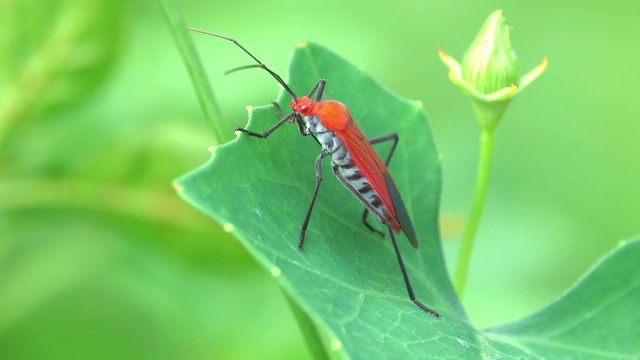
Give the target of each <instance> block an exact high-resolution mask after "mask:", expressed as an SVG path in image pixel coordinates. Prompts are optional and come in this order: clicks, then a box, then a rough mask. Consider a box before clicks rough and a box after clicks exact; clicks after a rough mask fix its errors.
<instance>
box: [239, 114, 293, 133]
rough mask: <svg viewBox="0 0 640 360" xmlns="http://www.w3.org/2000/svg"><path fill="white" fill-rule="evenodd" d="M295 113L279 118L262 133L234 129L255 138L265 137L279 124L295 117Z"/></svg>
mask: <svg viewBox="0 0 640 360" xmlns="http://www.w3.org/2000/svg"><path fill="white" fill-rule="evenodd" d="M295 114H296V113H291V114H290V115H287V116H285V117H283V118H282V119H280V121H278V122H277V123H276V124H275V125H273V126H272V127H270V128H269V129H267V131H265V132H263V133H262V134H260V133H256V132H253V131H249V130H247V129H244V128H236V131H240V132H243V133H245V134H247V135H249V136H253V137H257V138H261V139H266V138H267V136H269V134H271V133H272V132H273V131H274V130H275V129H277V128H278V127H280V125H282V124H284V123H285V122H287V121H293V120H292V119H293V118H294V117H295Z"/></svg>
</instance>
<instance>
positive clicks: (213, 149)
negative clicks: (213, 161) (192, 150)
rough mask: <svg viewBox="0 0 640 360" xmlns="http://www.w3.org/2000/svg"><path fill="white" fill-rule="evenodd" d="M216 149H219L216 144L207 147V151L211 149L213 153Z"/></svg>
mask: <svg viewBox="0 0 640 360" xmlns="http://www.w3.org/2000/svg"><path fill="white" fill-rule="evenodd" d="M216 150H218V148H217V147H216V146H215V145H211V146H209V147H208V148H207V151H209V152H210V153H211V154H213V153H215V152H216Z"/></svg>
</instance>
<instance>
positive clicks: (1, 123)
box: [0, 0, 124, 140]
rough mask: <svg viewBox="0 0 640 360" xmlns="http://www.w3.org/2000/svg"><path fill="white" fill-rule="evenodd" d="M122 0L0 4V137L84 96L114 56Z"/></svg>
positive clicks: (119, 34)
mask: <svg viewBox="0 0 640 360" xmlns="http://www.w3.org/2000/svg"><path fill="white" fill-rule="evenodd" d="M123 6H124V2H123V1H121V0H118V1H107V0H78V1H76V0H74V1H70V0H52V1H47V2H42V1H37V0H26V1H5V2H1V3H0V63H2V64H3V66H2V67H0V140H2V138H3V137H4V136H6V135H5V133H8V132H9V131H10V130H12V128H13V127H14V126H16V125H19V124H20V123H21V122H24V121H25V120H26V119H28V118H29V117H31V116H34V115H40V116H44V115H46V114H48V113H49V112H52V111H53V110H62V109H64V108H65V107H70V106H73V105H76V104H78V103H79V102H81V101H82V100H85V99H86V98H87V97H88V95H90V94H92V93H93V90H95V89H96V88H97V87H98V86H99V85H100V84H102V83H103V81H104V79H105V77H106V75H107V74H108V73H109V71H110V70H111V68H112V67H113V65H114V64H115V61H114V60H115V58H116V57H117V56H118V55H119V49H120V45H121V40H122V36H123V35H124V33H123V31H122V30H123V25H124V22H123V20H124V18H123V17H122V14H123V12H122V11H121V10H122V7H123Z"/></svg>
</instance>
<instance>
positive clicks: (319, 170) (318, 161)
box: [298, 150, 329, 250]
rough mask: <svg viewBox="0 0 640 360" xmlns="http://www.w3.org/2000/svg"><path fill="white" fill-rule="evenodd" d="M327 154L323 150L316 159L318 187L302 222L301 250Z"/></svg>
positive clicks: (299, 244)
mask: <svg viewBox="0 0 640 360" xmlns="http://www.w3.org/2000/svg"><path fill="white" fill-rule="evenodd" d="M327 155H329V153H328V152H326V151H324V150H322V152H321V153H320V155H318V158H317V159H316V187H315V189H313V195H311V204H309V210H307V215H306V216H305V217H304V222H303V223H302V230H301V231H300V242H299V243H298V249H300V250H302V248H303V247H304V236H305V234H306V233H307V226H308V225H309V219H310V218H311V211H312V210H313V205H315V203H316V198H317V197H318V190H319V189H320V183H322V159H323V158H324V157H325V156H327Z"/></svg>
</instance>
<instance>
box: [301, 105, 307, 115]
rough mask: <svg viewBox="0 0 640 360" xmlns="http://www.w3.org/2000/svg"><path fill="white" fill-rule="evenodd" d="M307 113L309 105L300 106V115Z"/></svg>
mask: <svg viewBox="0 0 640 360" xmlns="http://www.w3.org/2000/svg"><path fill="white" fill-rule="evenodd" d="M307 111H309V105H302V106H300V112H301V113H306V112H307Z"/></svg>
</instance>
